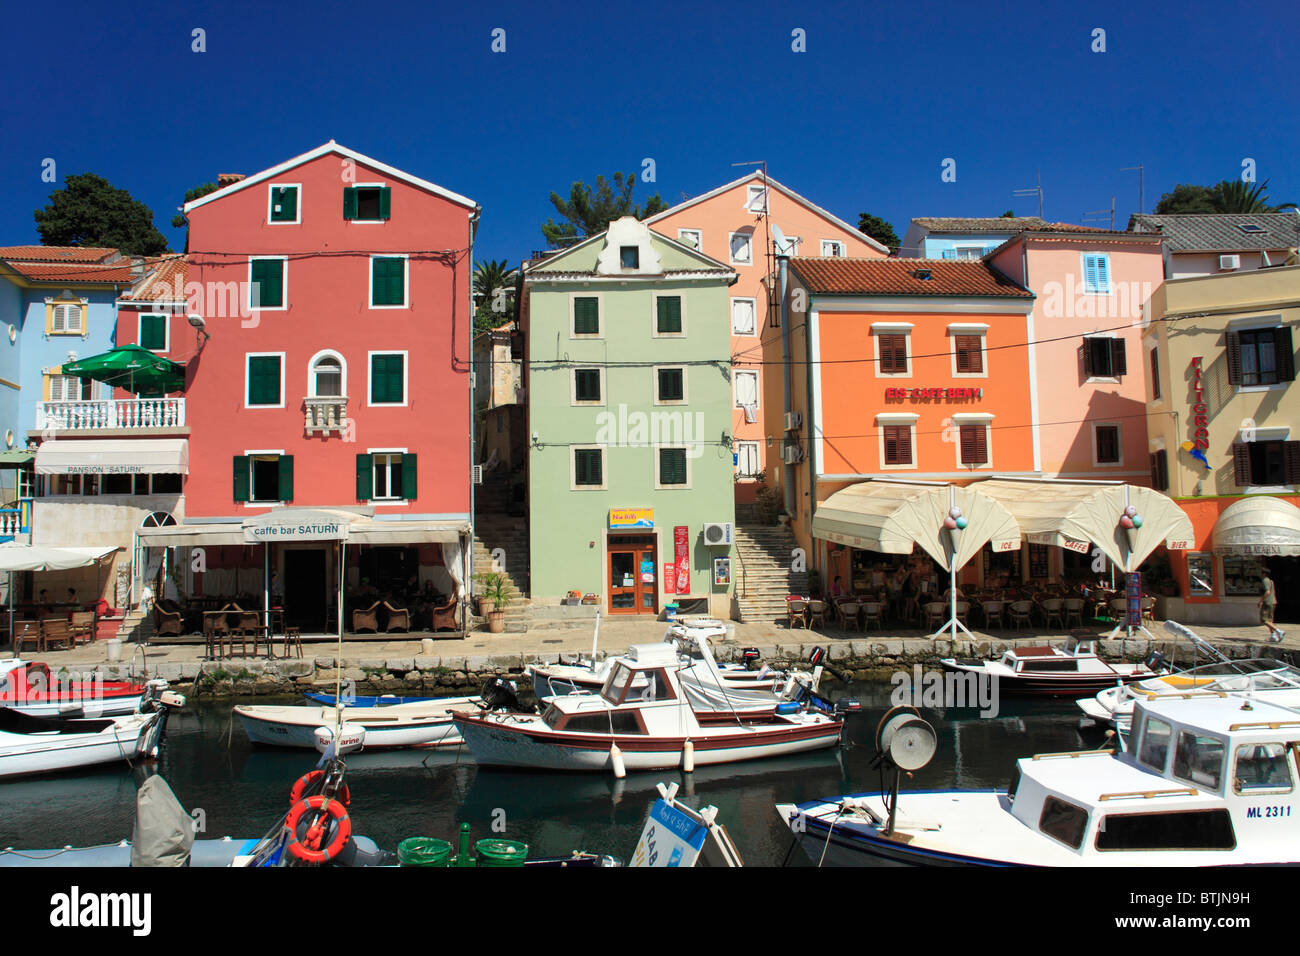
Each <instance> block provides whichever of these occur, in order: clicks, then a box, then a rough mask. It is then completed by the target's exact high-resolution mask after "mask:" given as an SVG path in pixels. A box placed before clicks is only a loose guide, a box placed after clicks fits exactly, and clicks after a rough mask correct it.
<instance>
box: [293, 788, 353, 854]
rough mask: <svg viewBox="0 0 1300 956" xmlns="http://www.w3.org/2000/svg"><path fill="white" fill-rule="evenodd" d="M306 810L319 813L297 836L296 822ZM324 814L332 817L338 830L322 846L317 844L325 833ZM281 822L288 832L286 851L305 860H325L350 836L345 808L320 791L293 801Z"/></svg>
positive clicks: (336, 851)
mask: <svg viewBox="0 0 1300 956" xmlns="http://www.w3.org/2000/svg"><path fill="white" fill-rule="evenodd" d="M309 810H310V811H313V812H316V811H319V812H320V813H319V815H318V816H315V817H313V819H312V822H311V825H310V826H308V828H307V832H306V833H304V834H303V835H302V838H301V839H299V837H298V823H299V822H300V821H301V820H302V817H303V814H304V813H307V812H308V811H309ZM327 817H333V818H334V822H335V823H336V824H337V832H336V833H335V834H334V839H333V840H331V841H330V843H329V846H327V847H325V848H324V849H321V845H320V843H321V840H322V839H323V838H324V836H325V828H326V822H327V821H326V818H327ZM284 825H285V827H286V828H287V829H288V831H289V852H290V853H291V854H292V855H293V856H295V857H297V858H298V859H299V860H302V861H303V862H304V863H328V862H329V861H330V860H332V859H334V857H336V856H338V855H339V853H341V852H342V851H343V848H344V847H345V846H347V844H348V840H349V839H351V837H352V821H351V820H349V819H348V811H347V810H345V809H344V808H343V804H342V803H340V802H339V801H338V800H331V799H330V798H329V797H326V796H324V795H323V794H317V795H316V796H314V797H308V798H307V799H306V800H300V801H298V802H297V803H295V804H294V805H293V809H291V810H290V811H289V816H288V818H287V819H286V820H285V821H284Z"/></svg>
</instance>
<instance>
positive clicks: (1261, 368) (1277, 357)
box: [1227, 325, 1295, 388]
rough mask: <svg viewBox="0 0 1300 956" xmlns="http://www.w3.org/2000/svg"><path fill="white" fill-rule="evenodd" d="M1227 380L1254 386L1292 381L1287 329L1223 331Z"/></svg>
mask: <svg viewBox="0 0 1300 956" xmlns="http://www.w3.org/2000/svg"><path fill="white" fill-rule="evenodd" d="M1227 345H1228V382H1229V383H1230V384H1232V385H1240V386H1245V387H1248V388H1249V387H1258V386H1268V385H1276V384H1278V383H1280V382H1292V381H1295V356H1294V355H1293V354H1292V351H1291V329H1290V327H1288V326H1285V325H1284V326H1280V327H1278V328H1273V329H1244V330H1242V331H1238V332H1229V333H1228V334H1227Z"/></svg>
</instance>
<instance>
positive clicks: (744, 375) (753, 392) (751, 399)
mask: <svg viewBox="0 0 1300 956" xmlns="http://www.w3.org/2000/svg"><path fill="white" fill-rule="evenodd" d="M732 375H733V376H734V378H735V380H736V386H735V387H736V396H735V398H736V407H737V408H752V409H757V408H758V372H752V371H751V372H745V371H736V372H733V373H732Z"/></svg>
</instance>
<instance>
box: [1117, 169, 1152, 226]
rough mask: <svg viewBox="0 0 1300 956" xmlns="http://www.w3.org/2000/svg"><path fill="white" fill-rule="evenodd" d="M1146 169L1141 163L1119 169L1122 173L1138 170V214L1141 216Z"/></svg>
mask: <svg viewBox="0 0 1300 956" xmlns="http://www.w3.org/2000/svg"><path fill="white" fill-rule="evenodd" d="M1145 170H1146V167H1145V166H1143V165H1142V164H1141V163H1138V164H1137V165H1136V166H1121V167H1120V169H1119V171H1120V172H1121V173H1131V172H1134V171H1136V172H1137V174H1138V215H1139V216H1140V215H1142V199H1143V189H1142V187H1143V185H1144V184H1143V180H1144V178H1145V176H1146V173H1145Z"/></svg>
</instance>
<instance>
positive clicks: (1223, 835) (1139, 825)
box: [1096, 810, 1237, 850]
mask: <svg viewBox="0 0 1300 956" xmlns="http://www.w3.org/2000/svg"><path fill="white" fill-rule="evenodd" d="M1236 845H1237V836H1236V834H1235V833H1233V830H1232V818H1231V817H1230V816H1229V814H1228V811H1227V810H1181V811H1180V810H1174V811H1166V812H1163V813H1112V814H1109V815H1107V816H1104V817H1102V818H1101V823H1099V824H1098V825H1097V840H1096V847H1097V849H1098V850H1231V849H1233V848H1235V847H1236Z"/></svg>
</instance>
